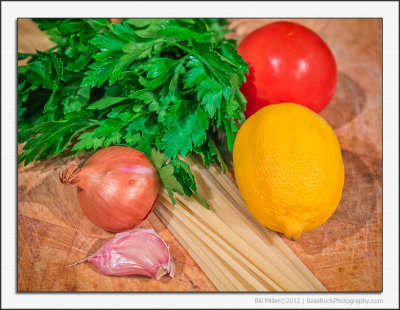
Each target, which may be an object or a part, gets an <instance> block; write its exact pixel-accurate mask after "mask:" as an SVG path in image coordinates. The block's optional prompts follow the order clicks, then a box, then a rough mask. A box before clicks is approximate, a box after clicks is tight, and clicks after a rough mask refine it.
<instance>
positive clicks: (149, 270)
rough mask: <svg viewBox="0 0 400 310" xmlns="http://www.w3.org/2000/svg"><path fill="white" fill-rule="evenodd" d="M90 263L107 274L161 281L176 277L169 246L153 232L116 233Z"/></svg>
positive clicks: (139, 230)
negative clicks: (167, 275)
mask: <svg viewBox="0 0 400 310" xmlns="http://www.w3.org/2000/svg"><path fill="white" fill-rule="evenodd" d="M87 260H88V261H90V262H91V263H92V264H93V265H94V267H95V268H96V269H97V270H98V271H100V272H101V273H103V274H106V275H112V276H124V275H144V276H149V277H152V278H154V279H157V280H158V279H160V278H161V277H162V276H163V275H165V274H169V275H170V277H171V278H173V277H174V275H175V264H174V263H173V262H172V259H171V255H170V253H169V249H168V246H167V245H166V243H165V242H164V240H162V239H161V238H160V236H159V235H158V234H157V233H156V232H155V231H154V230H153V229H134V230H131V231H128V232H123V233H119V234H116V235H115V237H114V238H113V239H111V240H110V241H108V242H107V243H106V244H105V245H103V246H102V247H101V248H100V249H99V250H98V251H97V252H96V253H95V254H94V255H92V256H90V257H89V258H87Z"/></svg>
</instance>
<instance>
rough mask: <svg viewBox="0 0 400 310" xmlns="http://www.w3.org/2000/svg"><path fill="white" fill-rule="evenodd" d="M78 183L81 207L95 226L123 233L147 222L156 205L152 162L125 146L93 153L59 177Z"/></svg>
mask: <svg viewBox="0 0 400 310" xmlns="http://www.w3.org/2000/svg"><path fill="white" fill-rule="evenodd" d="M60 180H61V182H62V183H64V184H75V185H76V186H77V196H78V201H79V206H80V207H81V209H82V211H83V213H84V214H85V215H86V217H87V218H88V219H89V220H90V221H91V222H92V223H93V224H95V225H96V226H98V227H101V228H103V229H104V230H107V231H112V232H121V231H124V230H127V229H131V228H133V227H135V226H136V225H138V224H140V223H141V222H142V221H144V220H145V219H146V218H147V216H148V215H149V214H150V212H151V211H152V210H153V208H154V207H155V205H156V202H157V195H158V189H159V179H158V175H157V171H156V169H155V168H154V166H153V164H152V162H151V161H150V159H149V158H148V157H147V156H146V155H145V154H144V153H142V152H140V151H138V150H135V149H133V148H131V147H126V146H111V147H108V148H105V149H102V150H100V151H98V152H96V153H95V154H93V155H92V156H91V157H90V158H89V159H88V160H87V161H86V162H85V164H84V165H83V167H82V168H78V166H77V165H71V166H70V167H68V168H67V169H65V170H64V171H63V172H62V173H61V174H60Z"/></svg>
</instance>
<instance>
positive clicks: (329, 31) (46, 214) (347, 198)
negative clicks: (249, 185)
mask: <svg viewBox="0 0 400 310" xmlns="http://www.w3.org/2000/svg"><path fill="white" fill-rule="evenodd" d="M272 21H274V20H266V19H234V20H231V22H232V23H231V26H230V27H231V28H232V29H234V32H232V33H230V34H229V36H230V37H231V38H235V39H237V40H239V41H240V40H241V39H243V38H244V37H245V36H246V35H247V34H248V33H250V32H251V31H252V30H254V29H256V28H258V27H260V26H263V25H265V24H267V23H270V22H272ZM296 21H297V22H298V23H301V24H303V25H306V26H308V27H309V28H311V29H313V30H314V31H315V32H317V33H318V34H319V35H320V36H321V37H322V38H323V39H324V40H325V41H326V42H327V44H328V45H329V46H330V48H331V50H332V52H333V54H334V55H335V58H336V62H337V65H338V72H339V75H338V85H337V90H336V93H335V96H334V98H333V100H332V102H331V103H330V105H329V106H328V107H327V108H326V109H325V110H324V111H323V112H322V113H321V115H322V116H323V117H324V118H325V119H326V120H327V121H328V122H329V124H330V125H331V126H332V127H333V129H334V130H335V132H336V134H337V136H338V138H339V142H340V145H341V148H342V154H343V160H344V166H345V174H346V179H345V185H344V190H343V196H342V200H341V202H340V205H339V207H338V208H337V210H336V212H335V213H334V215H333V216H332V217H331V218H330V219H329V220H328V221H327V222H326V223H325V224H324V225H322V226H321V227H319V228H317V229H315V230H313V231H310V232H306V233H304V234H303V235H302V236H301V237H300V239H298V240H297V241H289V240H287V239H285V238H284V240H285V242H286V243H287V244H288V245H289V246H290V248H292V250H293V251H294V252H295V253H296V254H297V255H298V256H299V257H300V259H301V260H302V261H303V262H304V263H305V264H306V265H307V266H308V268H309V269H310V270H311V271H312V272H313V273H314V274H315V275H316V276H317V278H318V279H319V280H320V281H321V282H322V283H323V284H324V285H325V286H326V287H327V288H328V289H329V290H330V291H381V290H382V45H381V42H382V21H381V20H378V19H298V20H296ZM50 46H52V44H51V42H49V41H48V39H47V36H46V35H45V34H43V33H42V32H40V30H39V29H38V28H37V26H36V25H35V24H34V23H33V22H32V21H31V20H21V19H20V20H19V21H18V51H20V52H34V51H35V49H38V50H45V49H47V48H48V47H50ZM19 148H20V149H21V146H20V147H19ZM85 159H86V157H85V156H80V157H75V158H73V159H69V160H67V159H65V158H63V157H57V158H54V159H48V160H44V161H42V162H39V163H36V164H29V165H28V166H26V167H23V166H22V165H19V166H18V291H215V290H216V288H215V287H214V285H213V284H212V283H211V282H210V280H209V279H208V278H207V276H206V275H205V274H204V273H203V272H202V271H201V269H200V268H199V267H198V265H197V264H196V263H195V261H194V260H193V259H192V258H191V257H190V255H189V254H188V253H187V252H186V250H185V249H184V248H183V247H182V246H181V245H180V244H179V242H178V241H177V240H176V239H175V238H174V236H173V235H172V234H171V233H170V232H169V231H168V230H167V229H166V227H165V226H164V225H163V224H162V223H161V222H160V220H159V219H158V218H157V217H156V216H155V215H154V214H151V215H150V216H149V218H148V219H147V220H146V221H145V222H144V223H142V224H141V225H140V227H146V228H149V227H153V228H154V229H155V230H156V231H157V232H158V233H159V235H160V236H161V237H162V238H163V239H164V240H165V241H166V243H167V244H169V245H170V250H171V254H172V256H173V257H174V258H175V263H176V267H177V268H176V270H177V272H176V276H175V277H174V278H173V279H171V278H169V277H163V278H162V279H161V280H159V281H156V280H153V279H149V278H145V277H141V276H126V277H109V276H104V275H101V274H99V273H98V272H97V271H96V270H95V269H94V268H93V267H92V266H91V264H89V263H82V264H79V265H76V266H74V267H68V268H66V267H65V266H66V265H69V264H72V263H74V262H75V261H77V260H79V259H81V258H84V257H86V256H88V255H90V254H93V253H94V252H95V251H96V250H97V249H98V248H99V247H100V246H101V245H102V244H104V243H105V242H106V241H107V240H109V239H110V238H112V236H113V234H111V233H108V232H105V231H103V230H101V229H100V228H97V227H95V226H94V225H92V224H91V223H90V222H89V221H88V220H87V219H86V218H85V217H84V215H83V214H82V212H81V210H80V208H79V205H78V201H77V197H76V192H75V188H74V187H72V186H65V185H62V184H61V183H60V182H59V180H58V172H59V170H61V169H63V168H65V167H67V166H68V165H69V164H70V163H72V162H75V163H81V162H82V161H84V160H85Z"/></svg>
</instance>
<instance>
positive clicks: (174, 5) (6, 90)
mask: <svg viewBox="0 0 400 310" xmlns="http://www.w3.org/2000/svg"><path fill="white" fill-rule="evenodd" d="M1 7H2V13H1V29H2V33H1V43H2V44H1V46H2V54H1V67H2V68H1V70H2V71H1V72H2V83H1V102H2V103H1V146H2V152H1V162H2V168H3V169H2V172H1V189H2V191H1V192H2V194H3V195H2V197H1V205H2V207H1V215H2V217H1V224H2V225H1V241H2V242H1V244H2V261H1V271H2V272H1V284H2V285H1V297H2V298H1V300H2V302H1V306H2V308H24V307H29V308H42V309H46V308H66V307H68V308H78V307H84V308H92V307H93V308H139V307H140V308H157V307H158V308H176V309H177V308H232V309H233V308H265V307H272V308H292V307H294V308H298V307H299V306H300V307H301V306H302V305H298V304H294V305H289V304H281V303H279V304H277V303H274V304H272V303H269V304H267V303H260V304H257V303H255V302H254V300H255V298H256V297H262V298H265V297H276V298H282V297H290V296H292V297H301V298H305V299H306V298H326V299H327V300H328V301H327V302H326V303H317V304H304V305H303V307H307V308H320V307H321V306H322V307H326V308H338V307H349V306H351V307H352V308H374V305H371V304H368V305H366V304H357V303H354V304H352V305H350V304H349V303H348V300H349V299H354V300H356V299H360V300H361V299H363V298H365V299H368V300H370V299H371V298H382V299H383V301H384V303H383V304H377V305H376V306H377V307H378V308H398V307H399V304H398V298H399V280H398V279H399V245H398V244H399V235H398V232H399V190H398V186H399V183H398V181H399V175H398V172H399V148H398V146H399V145H398V142H399V137H398V133H399V123H398V120H399V119H398V116H399V71H398V69H399V59H398V55H399V33H398V30H399V16H398V12H399V5H398V3H397V1H392V2H379V1H377V2H347V1H346V2H345V1H343V2H314V1H313V2H272V1H271V2H256V1H252V2H250V1H248V2H217V1H216V2H190V3H189V2H160V1H158V2H117V1H110V2H83V1H82V2H81V1H77V2H76V1H72V2H55V1H52V2H51V1H50V2H47V1H46V2H43V1H42V2H8V1H3V2H2V3H1ZM163 16H167V17H204V16H207V17H238V18H252V17H253V18H254V17H258V18H277V17H278V18H285V17H291V18H294V17H295V18H313V17H314V18H324V17H327V18H328V17H342V18H343V17H349V18H358V17H371V18H383V47H384V49H383V74H384V80H383V206H384V207H383V238H384V240H383V241H384V242H383V253H384V257H383V293H380V294H365V293H354V294H352V293H345V294H338V293H335V294H331V293H327V294H325V293H322V294H321V293H319V294H308V293H307V294H300V295H299V294H297V295H295V294H289V293H288V294H284V295H282V294H272V293H270V294H262V293H261V294H257V293H246V294H241V293H236V294H224V293H221V294H215V293H193V294H192V293H185V294H179V293H178V294H177V293H168V294H165V293H163V294H157V293H134V294H133V293H132V294H130V293H114V294H101V293H90V294H86V293H78V294H74V293H62V294H58V293H37V294H32V293H16V287H17V285H16V281H17V274H16V272H17V266H16V262H17V259H16V253H17V251H16V238H17V236H16V232H17V229H16V225H17V221H16V216H15V215H16V210H15V208H16V186H15V185H16V177H17V176H16V165H17V162H16V159H17V154H16V121H15V120H16V86H17V85H16V78H15V76H16V72H15V69H16V62H17V60H16V46H17V36H16V29H17V26H16V19H17V18H24V17H25V18H31V17H163ZM333 299H335V302H333ZM329 300H330V302H329ZM340 301H342V302H340Z"/></svg>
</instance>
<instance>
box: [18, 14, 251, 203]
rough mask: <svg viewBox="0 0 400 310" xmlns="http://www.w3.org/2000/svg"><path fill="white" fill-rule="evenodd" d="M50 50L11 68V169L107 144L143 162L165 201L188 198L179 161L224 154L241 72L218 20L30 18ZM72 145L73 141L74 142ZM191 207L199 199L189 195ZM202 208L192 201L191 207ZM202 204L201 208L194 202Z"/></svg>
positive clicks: (239, 106)
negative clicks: (15, 151) (138, 154)
mask: <svg viewBox="0 0 400 310" xmlns="http://www.w3.org/2000/svg"><path fill="white" fill-rule="evenodd" d="M35 22H37V23H38V25H39V27H40V29H41V30H43V31H46V32H47V33H48V34H49V35H50V38H51V40H52V41H53V42H54V43H55V44H56V46H55V47H53V48H51V49H50V50H48V51H45V52H39V51H38V52H37V53H35V54H21V53H19V55H18V58H19V59H24V58H28V57H30V59H29V61H28V63H27V65H24V66H20V67H19V68H18V121H19V122H18V123H19V132H18V142H19V143H23V142H26V144H25V145H24V147H23V152H22V153H21V154H20V155H19V163H20V162H25V165H26V164H28V163H29V162H32V161H35V160H39V159H41V158H45V157H49V156H56V155H57V154H59V153H60V152H63V151H64V150H65V149H66V148H67V146H69V145H71V142H72V144H73V145H72V149H71V150H72V152H73V154H77V153H79V152H83V151H94V150H96V149H98V148H100V147H108V146H109V145H125V146H130V147H134V148H136V149H138V150H140V151H142V152H144V153H145V154H146V155H147V156H149V157H150V158H151V160H152V161H153V164H154V166H155V167H156V169H157V171H158V174H159V176H160V179H161V181H162V182H163V185H164V187H165V188H166V189H167V190H168V193H169V194H170V197H171V199H172V201H173V202H174V199H173V195H172V193H173V192H175V191H177V192H180V193H182V194H186V195H188V196H191V195H192V194H193V193H195V194H196V195H197V196H199V195H198V194H197V189H196V183H195V180H194V176H193V174H192V173H191V171H190V167H189V165H188V164H187V163H186V162H185V161H184V160H182V156H186V155H190V154H193V153H195V154H199V155H200V156H201V158H202V159H203V163H204V165H206V166H208V165H209V163H210V162H215V159H214V158H215V157H217V158H218V161H219V162H220V164H221V167H222V169H223V170H224V171H226V164H225V163H224V159H223V156H222V154H223V153H226V152H228V153H229V151H231V150H232V148H233V142H234V139H235V132H236V131H237V129H238V125H240V123H242V122H243V120H244V116H243V113H242V111H243V110H244V108H245V100H244V97H243V95H242V94H241V93H240V91H239V87H240V84H241V83H242V82H243V81H244V79H245V75H244V72H246V73H247V64H246V63H245V62H244V61H243V60H242V59H241V57H240V56H239V55H238V54H237V51H236V42H235V41H234V40H228V39H226V38H225V37H224V34H225V33H226V32H227V30H226V29H225V26H226V25H227V24H228V23H227V21H226V20H224V19H126V20H122V21H121V23H112V22H111V21H110V20H107V19H37V20H35ZM76 138H77V139H76ZM199 198H200V199H201V197H199ZM201 200H202V199H201ZM202 202H203V203H204V204H205V205H206V202H205V201H204V200H202Z"/></svg>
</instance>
